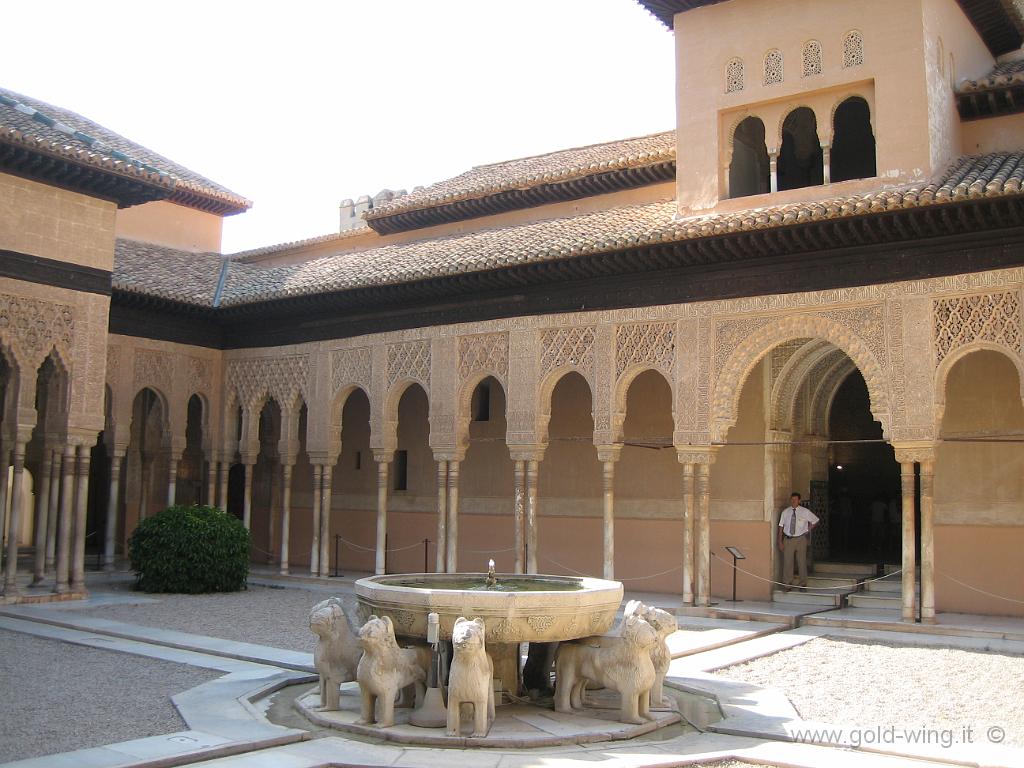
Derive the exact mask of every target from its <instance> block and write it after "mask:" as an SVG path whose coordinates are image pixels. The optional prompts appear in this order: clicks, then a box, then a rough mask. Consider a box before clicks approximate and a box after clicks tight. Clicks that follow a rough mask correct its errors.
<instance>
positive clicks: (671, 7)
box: [638, 0, 1024, 56]
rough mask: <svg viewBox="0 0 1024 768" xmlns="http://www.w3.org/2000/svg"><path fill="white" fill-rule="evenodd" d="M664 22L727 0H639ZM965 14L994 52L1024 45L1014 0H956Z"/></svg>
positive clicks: (1022, 23) (671, 22)
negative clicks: (681, 14) (678, 15)
mask: <svg viewBox="0 0 1024 768" xmlns="http://www.w3.org/2000/svg"><path fill="white" fill-rule="evenodd" d="M638 2H639V3H640V5H642V6H643V7H644V8H646V9H647V10H648V11H650V12H651V14H652V15H653V16H654V17H655V18H657V19H658V20H659V21H660V22H661V23H662V24H664V25H665V26H666V27H668V28H669V29H672V28H673V25H674V23H675V15H676V14H677V13H684V12H686V11H692V10H694V9H695V8H703V7H704V6H708V5H716V4H718V3H722V2H726V0H638ZM957 3H959V5H960V8H961V9H962V10H963V12H964V15H966V16H967V18H968V19H969V20H970V22H971V24H972V25H973V26H974V28H975V30H977V32H978V35H979V36H980V37H981V39H982V40H984V42H985V45H986V46H987V47H988V49H989V51H991V52H992V55H993V56H1000V55H1002V54H1004V53H1008V52H1009V51H1014V50H1016V49H1018V48H1020V47H1021V43H1022V42H1024V17H1022V12H1021V10H1020V8H1019V7H1015V5H1014V3H1013V0H957Z"/></svg>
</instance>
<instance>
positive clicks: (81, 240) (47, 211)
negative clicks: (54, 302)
mask: <svg viewBox="0 0 1024 768" xmlns="http://www.w3.org/2000/svg"><path fill="white" fill-rule="evenodd" d="M116 211H117V207H116V205H115V204H114V203H110V202H107V201H105V200H99V199H97V198H95V197H87V196H85V195H80V194H78V193H76V192H68V191H67V190H63V189H59V188H58V187H52V186H49V185H47V184H40V183H38V182H35V181H29V180H28V179H22V178H20V177H18V176H11V175H10V174H6V173H0V249H2V250H8V251H16V252H18V253H25V254H29V255H32V256H41V257H42V258H45V259H53V260H54V261H65V262H68V263H70V264H79V265H81V266H85V267H94V268H96V269H104V270H107V271H110V270H111V269H113V266H114V217H115V215H116Z"/></svg>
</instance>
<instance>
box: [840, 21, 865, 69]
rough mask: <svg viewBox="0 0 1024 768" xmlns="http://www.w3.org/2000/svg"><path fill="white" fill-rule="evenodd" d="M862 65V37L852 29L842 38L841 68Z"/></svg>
mask: <svg viewBox="0 0 1024 768" xmlns="http://www.w3.org/2000/svg"><path fill="white" fill-rule="evenodd" d="M863 63H864V36H863V35H862V34H861V33H860V32H858V31H857V30H855V29H853V30H850V31H849V32H847V33H846V36H845V37H844V38H843V66H844V67H859V66H860V65H861V64H863Z"/></svg>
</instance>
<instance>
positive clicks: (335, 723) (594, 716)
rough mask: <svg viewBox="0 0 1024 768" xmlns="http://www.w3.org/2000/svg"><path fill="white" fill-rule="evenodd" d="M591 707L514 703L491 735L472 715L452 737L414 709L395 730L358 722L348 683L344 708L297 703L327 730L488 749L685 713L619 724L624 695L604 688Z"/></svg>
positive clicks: (581, 740) (585, 738)
mask: <svg viewBox="0 0 1024 768" xmlns="http://www.w3.org/2000/svg"><path fill="white" fill-rule="evenodd" d="M587 697H588V701H587V703H588V706H587V707H586V708H585V709H581V710H577V711H575V712H572V713H571V714H568V713H567V714H563V713H559V712H555V711H554V710H553V709H551V706H550V704H548V705H547V706H544V705H537V704H520V703H511V704H505V705H503V706H499V707H498V708H497V709H496V714H497V717H496V718H495V720H494V722H493V723H492V724H491V727H490V730H489V731H488V733H487V736H485V737H483V738H479V737H473V736H470V735H469V733H470V731H471V730H472V726H471V720H472V718H470V717H463V722H462V732H461V734H460V735H459V736H447V735H446V734H445V729H444V728H419V727H416V726H413V725H410V724H409V715H410V714H411V712H412V710H411V709H403V708H396V709H395V724H394V725H393V726H391V727H390V728H378V727H377V726H375V725H361V724H358V723H356V720H358V719H359V714H360V696H359V686H358V685H357V684H356V683H345V684H343V685H342V686H341V700H340V709H338V710H337V711H331V712H323V711H320V709H319V705H320V695H319V693H318V690H317V688H316V687H315V686H314V687H313V689H312V690H311V691H310V692H309V693H307V694H305V695H303V696H300V697H299V698H298V699H296V701H295V707H296V708H297V709H298V710H299V711H300V712H301V713H302V714H303V716H305V717H306V718H307V719H308V720H309V721H310V722H313V723H316V724H317V725H319V726H323V727H326V728H334V729H337V730H340V731H347V732H349V733H355V734H359V735H361V736H369V737H372V738H377V739H384V740H386V741H394V742H398V743H401V744H420V745H424V746H433V747H454V748H462V747H488V748H492V749H523V748H530V747H552V746H561V745H565V744H593V743H598V742H604V741H620V740H623V739H633V738H636V737H638V736H643V735H645V734H648V733H652V732H653V731H656V730H658V729H660V728H664V727H666V726H670V725H675V724H677V723H680V722H681V721H682V717H681V716H680V715H679V713H678V712H677V711H676V708H675V706H673V707H672V708H663V709H652V710H651V716H652V717H653V718H654V719H653V720H649V721H647V722H645V723H643V724H641V725H630V724H626V723H620V722H619V721H618V716H619V695H618V694H617V693H614V692H613V691H607V690H599V691H589V692H588V693H587Z"/></svg>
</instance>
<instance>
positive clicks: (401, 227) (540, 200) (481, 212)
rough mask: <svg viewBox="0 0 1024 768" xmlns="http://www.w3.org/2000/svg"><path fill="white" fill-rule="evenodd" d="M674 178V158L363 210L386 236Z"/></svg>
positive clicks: (368, 219)
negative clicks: (395, 208) (378, 211)
mask: <svg viewBox="0 0 1024 768" xmlns="http://www.w3.org/2000/svg"><path fill="white" fill-rule="evenodd" d="M675 177H676V164H675V161H666V162H662V163H656V164H653V165H646V166H641V167H638V168H620V169H616V170H614V171H608V172H605V173H596V174H592V175H588V176H583V177H580V178H576V179H570V180H566V181H558V182H554V183H550V184H538V185H536V186H529V187H524V188H521V189H508V190H502V191H499V192H495V193H493V194H490V195H485V196H482V197H476V198H470V199H467V200H459V201H455V202H452V203H445V204H441V205H434V206H430V207H424V208H417V209H414V210H409V211H400V212H396V213H393V214H386V215H383V216H376V215H374V213H373V210H372V209H371V210H370V211H368V212H367V215H366V223H367V224H368V225H369V226H370V227H371V228H372V229H374V230H375V231H377V232H379V233H380V234H382V235H389V234H393V233H395V232H405V231H408V230H412V229H421V228H423V227H432V226H435V225H438V224H447V223H450V222H453V221H464V220H466V219H474V218H477V217H480V216H492V215H494V214H498V213H505V212H507V211H515V210H520V209H522V208H533V207H536V206H539V205H548V204H550V203H561V202H566V201H568V200H580V199H582V198H585V197H591V196H593V195H602V194H607V193H609V192H620V191H622V190H627V189H635V188H637V187H643V186H647V185H649V184H659V183H664V182H669V181H673V180H675Z"/></svg>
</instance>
